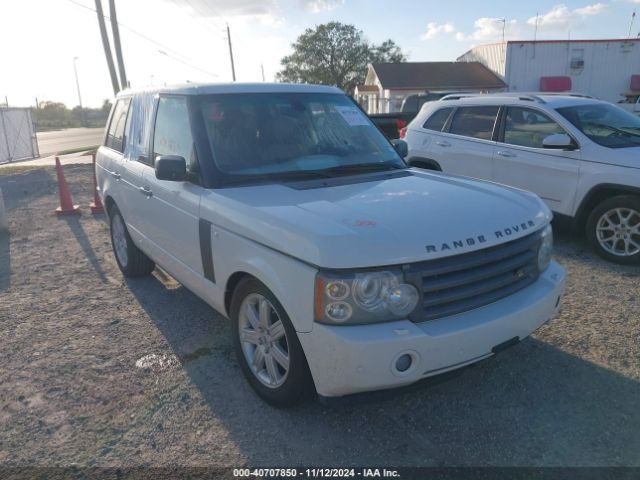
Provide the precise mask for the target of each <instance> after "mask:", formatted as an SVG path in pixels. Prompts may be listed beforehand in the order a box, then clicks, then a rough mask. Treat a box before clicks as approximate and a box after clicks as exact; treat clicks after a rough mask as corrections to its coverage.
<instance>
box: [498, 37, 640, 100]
mask: <svg viewBox="0 0 640 480" xmlns="http://www.w3.org/2000/svg"><path fill="white" fill-rule="evenodd" d="M507 58H508V59H509V61H508V72H507V82H508V83H509V89H510V90H513V91H532V90H538V89H539V88H540V77H542V76H554V75H566V76H569V77H571V84H572V90H573V91H574V92H581V93H586V94H589V95H593V96H594V97H598V98H601V99H603V100H607V101H610V102H617V101H618V100H620V99H621V97H620V94H621V93H622V92H626V91H628V90H629V86H630V82H631V75H633V74H637V73H640V42H634V41H631V42H588V43H587V42H575V43H570V42H566V43H535V44H533V43H523V44H518V43H510V44H509V51H508V57H507ZM579 60H581V61H582V62H580V61H579ZM581 63H582V66H581V67H578V66H579V65H580V64H581ZM576 67H577V68H576Z"/></svg>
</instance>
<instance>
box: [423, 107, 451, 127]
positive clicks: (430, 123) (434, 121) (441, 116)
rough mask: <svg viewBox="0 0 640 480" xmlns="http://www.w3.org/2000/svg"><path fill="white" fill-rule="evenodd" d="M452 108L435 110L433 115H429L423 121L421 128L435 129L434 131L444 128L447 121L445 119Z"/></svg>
mask: <svg viewBox="0 0 640 480" xmlns="http://www.w3.org/2000/svg"><path fill="white" fill-rule="evenodd" d="M452 111H453V108H441V109H440V110H438V111H436V112H435V113H434V114H433V115H431V116H430V117H429V119H428V120H427V121H426V122H424V125H423V126H422V128H426V129H427V130H435V131H436V132H441V131H442V129H443V128H444V125H445V124H446V123H447V119H448V118H449V115H451V112H452Z"/></svg>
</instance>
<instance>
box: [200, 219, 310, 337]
mask: <svg viewBox="0 0 640 480" xmlns="http://www.w3.org/2000/svg"><path fill="white" fill-rule="evenodd" d="M201 207H202V206H201ZM201 217H202V218H203V219H204V220H207V221H209V222H211V223H212V226H211V235H212V242H211V248H212V258H213V267H214V274H215V283H211V282H209V280H205V282H209V285H208V289H207V290H208V292H207V297H208V298H209V299H210V300H211V303H212V306H213V307H214V308H216V310H218V311H219V312H225V311H226V308H225V303H224V297H225V290H226V289H227V284H228V282H229V279H230V278H231V276H232V275H233V274H235V273H239V272H244V273H247V274H249V275H251V276H253V277H255V278H257V279H258V280H260V281H261V282H262V283H264V284H265V285H266V286H267V288H269V290H271V292H272V293H273V294H274V295H275V296H276V298H277V299H278V301H279V302H280V303H281V305H282V307H283V308H284V309H285V311H286V312H287V314H288V315H289V318H290V319H291V323H292V324H293V326H294V328H295V329H296V331H298V332H310V331H311V330H312V328H313V302H314V284H315V275H316V272H317V269H316V268H315V267H313V266H311V265H308V264H306V263H303V262H301V261H300V260H297V259H295V258H293V257H290V256H288V255H286V254H284V253H280V252H278V251H276V250H273V249H272V248H269V247H266V246H264V245H261V244H259V243H256V242H254V241H253V240H251V239H248V238H246V237H243V236H240V235H238V234H236V233H234V232H231V231H229V230H227V229H224V228H222V227H220V226H218V225H216V223H215V215H214V214H213V212H212V211H211V210H209V209H207V208H206V207H202V211H201ZM227 314H228V312H227Z"/></svg>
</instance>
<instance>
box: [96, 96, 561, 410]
mask: <svg viewBox="0 0 640 480" xmlns="http://www.w3.org/2000/svg"><path fill="white" fill-rule="evenodd" d="M403 150H404V151H403ZM399 153H402V154H406V144H404V142H398V143H397V145H396V147H395V148H394V146H392V145H391V144H390V143H389V142H388V141H387V140H386V139H385V138H384V136H383V135H382V134H381V133H380V132H379V131H378V130H377V129H376V127H375V126H374V125H373V123H371V121H370V120H369V119H368V118H367V116H366V115H365V114H363V113H362V111H361V110H360V109H359V108H358V107H357V105H356V104H355V103H353V101H352V100H351V99H350V98H349V97H347V96H346V95H345V94H344V93H343V92H342V91H340V90H338V89H336V88H332V87H322V86H311V85H286V84H273V85H270V84H257V85H242V84H233V85H193V84H190V85H187V86H184V87H171V88H161V89H155V90H145V91H138V92H131V91H125V92H122V93H120V94H119V95H118V97H117V99H116V102H115V105H114V107H113V111H112V114H111V117H110V120H109V123H108V125H107V131H106V135H105V140H104V144H103V145H102V146H101V147H100V148H99V150H98V154H97V161H96V174H97V179H98V190H99V193H100V195H101V197H102V199H103V200H104V203H105V206H106V208H107V212H108V215H109V218H110V225H111V239H112V244H113V249H114V253H115V258H116V261H117V263H118V266H119V267H120V269H121V270H122V272H123V273H124V275H126V276H142V275H148V274H150V273H151V271H152V270H153V269H154V265H156V264H157V265H159V266H161V267H162V268H163V269H164V270H166V271H167V272H169V273H170V274H171V275H172V276H173V277H175V278H176V279H177V280H178V281H180V282H181V283H182V284H183V285H184V286H185V287H186V288H188V289H190V290H192V291H193V292H194V293H195V294H197V295H198V296H200V297H201V298H202V299H204V300H205V301H206V302H208V303H209V304H210V305H211V306H212V307H213V308H214V309H216V310H217V311H218V312H220V313H221V314H222V315H224V316H226V317H228V318H229V319H230V320H231V323H232V326H233V328H232V331H233V336H234V342H235V347H236V353H237V356H238V360H239V362H240V364H241V367H242V370H243V372H244V374H245V376H246V378H247V379H248V381H249V383H250V384H251V385H252V387H253V388H254V389H255V390H256V392H257V393H258V394H259V395H260V396H261V397H262V398H263V399H265V400H266V401H268V402H270V403H272V404H275V405H287V404H291V403H293V402H295V401H297V400H299V399H300V398H302V397H303V396H304V394H305V393H306V392H308V391H311V392H313V391H314V389H315V392H317V394H318V395H319V396H320V397H321V398H329V397H340V396H345V395H347V394H352V393H357V392H366V391H370V390H382V389H388V388H392V387H398V386H402V385H408V384H411V383H414V382H417V381H419V380H421V379H423V378H426V377H430V376H433V375H436V374H439V373H444V372H446V371H449V370H453V369H457V368H460V367H463V366H465V365H468V364H471V363H474V362H477V361H479V360H482V359H484V358H487V357H490V356H491V355H493V354H494V353H496V352H499V351H501V350H502V349H503V348H506V347H507V346H510V345H512V344H514V343H517V341H518V340H520V339H522V338H524V337H526V336H528V335H529V334H530V333H531V332H533V331H534V330H535V329H537V328H538V327H539V326H540V325H542V324H543V323H545V322H547V321H548V320H550V319H551V318H552V317H553V316H554V315H555V314H556V312H557V310H558V306H559V303H560V296H561V294H562V292H563V289H564V284H565V273H564V270H563V269H562V267H560V266H559V265H558V264H557V263H556V262H554V261H552V259H551V251H552V232H551V226H550V220H551V212H550V211H549V209H548V208H547V207H546V206H545V205H544V203H543V202H542V201H541V200H540V199H539V198H538V197H537V196H535V195H534V194H531V193H525V192H521V191H518V190H515V189H510V188H506V187H501V186H496V185H494V184H492V183H489V182H481V181H475V180H471V179H465V178H454V177H444V176H442V175H439V174H434V173H430V172H425V171H421V170H419V169H410V168H408V167H407V165H406V164H405V162H404V161H403V160H402V158H401V155H399Z"/></svg>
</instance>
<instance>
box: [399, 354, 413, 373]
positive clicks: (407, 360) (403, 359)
mask: <svg viewBox="0 0 640 480" xmlns="http://www.w3.org/2000/svg"><path fill="white" fill-rule="evenodd" d="M411 362H412V359H411V355H407V354H406V353H405V354H403V355H400V356H399V357H398V359H397V360H396V370H398V371H399V372H406V371H407V370H409V367H411Z"/></svg>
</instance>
